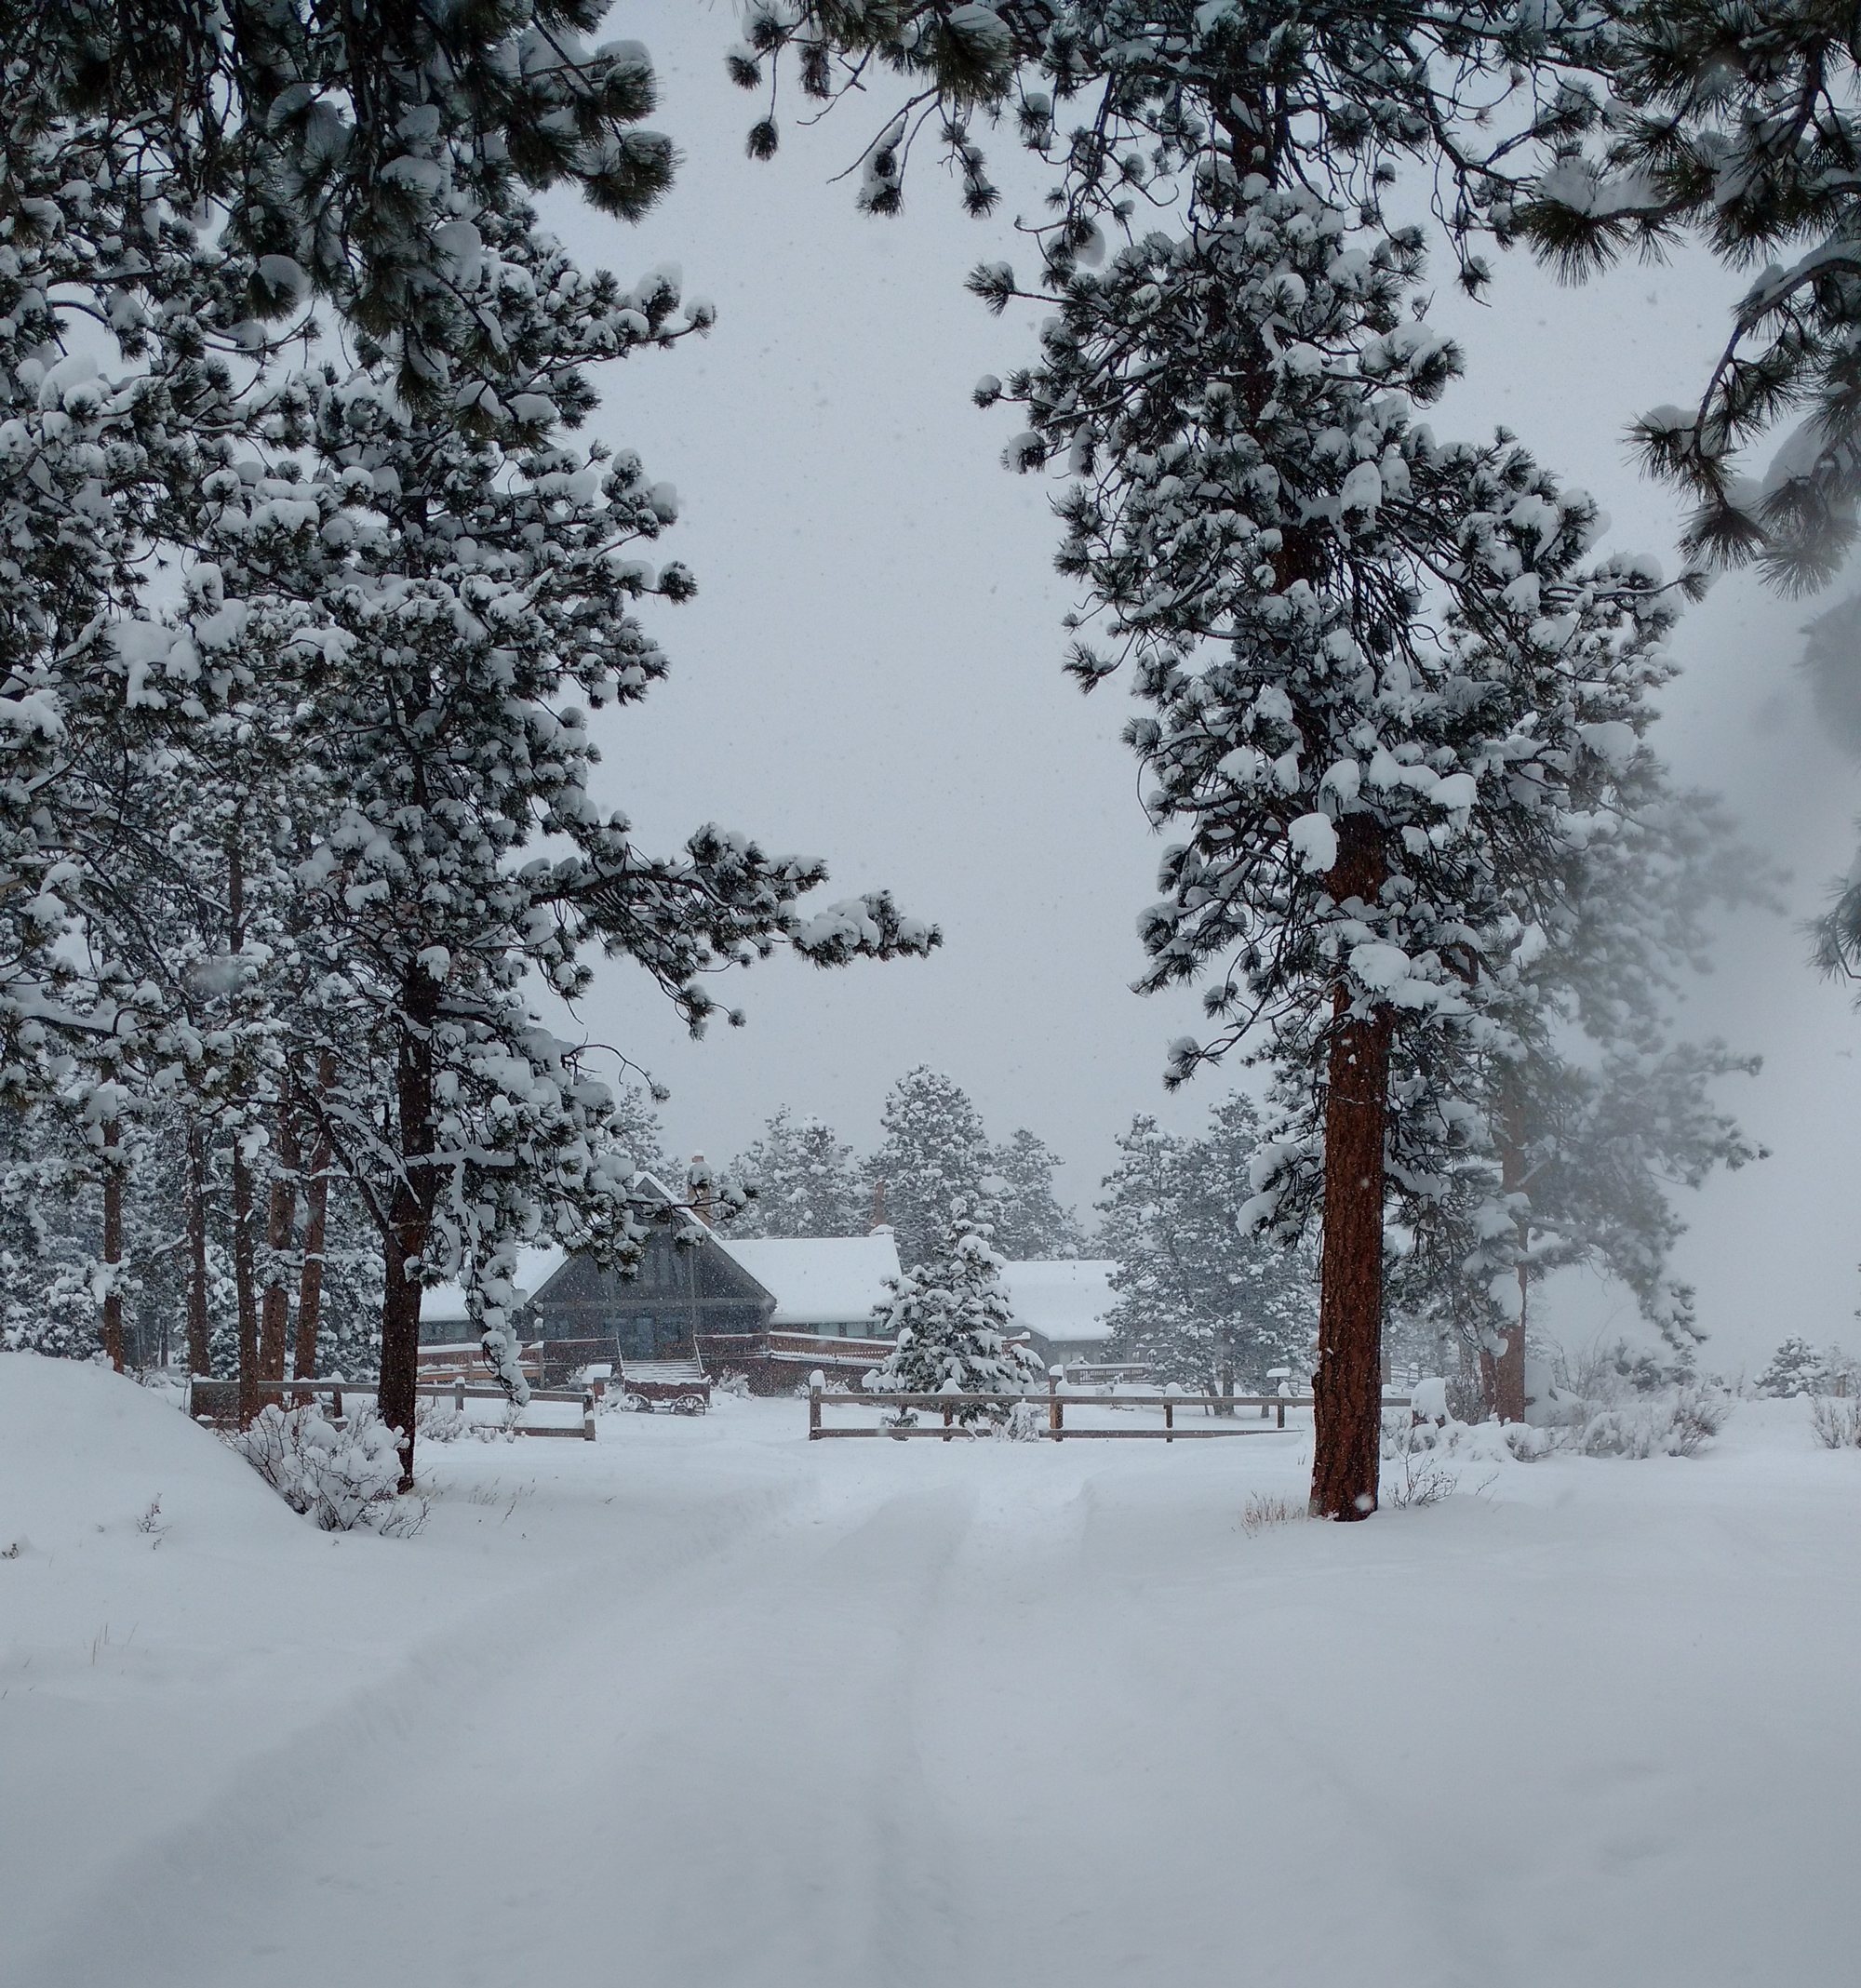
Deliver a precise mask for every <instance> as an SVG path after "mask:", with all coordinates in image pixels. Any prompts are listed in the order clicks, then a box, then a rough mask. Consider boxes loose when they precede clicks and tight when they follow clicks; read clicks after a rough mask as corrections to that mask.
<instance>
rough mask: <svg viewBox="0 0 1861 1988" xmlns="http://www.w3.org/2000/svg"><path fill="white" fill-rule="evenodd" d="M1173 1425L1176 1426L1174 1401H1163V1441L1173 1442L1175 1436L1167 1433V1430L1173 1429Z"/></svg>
mask: <svg viewBox="0 0 1861 1988" xmlns="http://www.w3.org/2000/svg"><path fill="white" fill-rule="evenodd" d="M1175 1426H1176V1404H1175V1403H1174V1402H1173V1401H1166V1402H1165V1403H1164V1404H1163V1427H1164V1431H1165V1434H1164V1437H1163V1440H1164V1441H1165V1442H1166V1443H1173V1442H1174V1441H1175V1440H1176V1438H1175V1437H1174V1436H1173V1435H1171V1434H1168V1432H1169V1431H1170V1430H1171V1429H1173V1428H1174V1427H1175Z"/></svg>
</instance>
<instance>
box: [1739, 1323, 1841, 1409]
mask: <svg viewBox="0 0 1861 1988" xmlns="http://www.w3.org/2000/svg"><path fill="white" fill-rule="evenodd" d="M1829 1368H1830V1362H1829V1358H1828V1354H1822V1353H1818V1352H1817V1351H1816V1349H1815V1348H1814V1346H1812V1345H1811V1344H1810V1342H1809V1341H1807V1340H1806V1339H1803V1338H1801V1336H1792V1337H1791V1338H1789V1339H1787V1340H1786V1341H1784V1342H1783V1344H1782V1345H1781V1346H1779V1347H1778V1348H1777V1350H1776V1352H1775V1353H1774V1354H1772V1355H1771V1364H1770V1365H1769V1366H1768V1367H1767V1368H1765V1369H1764V1371H1763V1372H1762V1373H1761V1374H1760V1375H1759V1376H1758V1379H1757V1381H1756V1382H1755V1383H1754V1384H1755V1385H1756V1387H1757V1390H1758V1392H1759V1394H1774V1395H1779V1396H1782V1397H1784V1398H1786V1399H1787V1398H1788V1397H1789V1396H1790V1395H1792V1394H1821V1393H1823V1391H1824V1390H1825V1389H1826V1388H1827V1386H1828V1375H1829Z"/></svg>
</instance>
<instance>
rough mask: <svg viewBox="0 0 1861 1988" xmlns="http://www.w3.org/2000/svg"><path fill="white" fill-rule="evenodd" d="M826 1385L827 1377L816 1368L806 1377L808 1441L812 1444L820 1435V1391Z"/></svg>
mask: <svg viewBox="0 0 1861 1988" xmlns="http://www.w3.org/2000/svg"><path fill="white" fill-rule="evenodd" d="M826 1384H827V1377H826V1375H825V1374H823V1372H822V1371H821V1369H820V1368H818V1367H817V1368H815V1369H814V1371H813V1372H812V1373H811V1374H810V1375H809V1376H808V1440H809V1441H810V1443H812V1442H815V1441H817V1440H818V1439H819V1437H820V1434H821V1390H822V1389H823V1387H824V1386H825V1385H826Z"/></svg>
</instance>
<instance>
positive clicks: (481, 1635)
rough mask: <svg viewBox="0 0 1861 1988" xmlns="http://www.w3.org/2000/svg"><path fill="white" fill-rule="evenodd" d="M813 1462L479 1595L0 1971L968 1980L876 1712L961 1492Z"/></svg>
mask: <svg viewBox="0 0 1861 1988" xmlns="http://www.w3.org/2000/svg"><path fill="white" fill-rule="evenodd" d="M804 1488H814V1487H813V1486H812V1485H811V1484H810V1483H809V1482H808V1481H807V1480H800V1481H797V1482H796V1483H795V1484H794V1486H793V1491H792V1494H791V1497H792V1501H791V1502H790V1504H789V1509H788V1510H787V1511H785V1512H784V1513H782V1514H770V1513H768V1512H767V1511H765V1513H764V1514H762V1515H763V1517H764V1520H765V1522H764V1523H761V1524H752V1525H751V1526H750V1527H749V1528H748V1529H747V1530H745V1529H744V1528H743V1527H742V1526H734V1525H731V1524H730V1523H726V1524H725V1525H724V1527H723V1528H722V1529H723V1530H724V1531H725V1532H726V1533H727V1534H730V1535H731V1537H730V1538H727V1539H724V1540H722V1541H715V1542H713V1543H712V1544H711V1545H710V1547H709V1549H708V1550H706V1551H705V1552H704V1553H703V1554H702V1556H701V1557H699V1558H697V1559H695V1560H693V1561H691V1562H690V1563H688V1564H686V1565H683V1566H679V1567H676V1568H663V1569H657V1570H654V1578H650V1579H648V1580H645V1581H642V1582H641V1583H640V1584H638V1585H635V1586H629V1587H627V1588H623V1589H620V1590H615V1589H612V1588H609V1587H607V1586H604V1585H602V1584H600V1583H598V1582H596V1583H592V1584H591V1583H590V1582H589V1581H587V1580H586V1579H585V1577H575V1578H572V1579H571V1578H566V1577H565V1578H559V1579H554V1580H551V1581H546V1582H544V1583H540V1584H539V1585H538V1586H537V1587H536V1588H534V1589H532V1590H530V1591H529V1593H528V1594H526V1595H525V1596H523V1597H522V1600H521V1603H520V1608H521V1619H520V1620H516V1621H512V1620H509V1619H508V1617H507V1615H506V1611H507V1610H508V1609H509V1608H510V1606H511V1605H510V1602H509V1600H508V1599H506V1600H504V1601H502V1602H501V1603H499V1604H494V1605H492V1606H490V1607H488V1608H486V1609H485V1610H483V1611H481V1612H480V1614H479V1616H478V1617H477V1619H476V1621H475V1623H474V1624H473V1625H472V1627H471V1629H470V1630H467V1631H461V1632H457V1633H456V1634H455V1636H454V1637H452V1638H449V1639H448V1640H447V1641H446V1642H445V1643H443V1644H440V1645H438V1646H436V1647H435V1646H428V1647H427V1648H424V1649H422V1651H421V1652H420V1653H419V1654H418V1656H417V1657H416V1658H415V1659H414V1660H413V1661H410V1662H409V1663H408V1664H407V1665H405V1666H403V1667H402V1668H401V1669H400V1670H399V1671H398V1672H397V1673H396V1674H395V1676H393V1677H392V1678H390V1679H389V1680H387V1681H386V1682H385V1683H383V1684H382V1685H379V1686H376V1687H373V1688H368V1689H365V1690H363V1691H362V1692H360V1693H358V1694H356V1696H355V1699H354V1700H353V1701H351V1702H350V1703H349V1704H347V1705H345V1706H344V1707H343V1708H342V1709H341V1711H340V1712H338V1713H336V1714H332V1715H330V1716H328V1717H327V1718H325V1719H322V1720H319V1721H317V1722H315V1725H314V1726H312V1727H311V1728H309V1729H308V1730H306V1731H305V1732H303V1733H301V1734H300V1735H298V1736H296V1737H295V1738H294V1739H293V1740H292V1741H290V1742H289V1743H288V1744H287V1745H286V1746H284V1747H281V1748H278V1749H276V1750H274V1751H273V1752H272V1753H271V1754H269V1755H267V1756H265V1757H264V1758H262V1759H261V1760H258V1761H255V1762H253V1763H252V1764H251V1766H250V1767H249V1768H248V1769H247V1770H246V1771H245V1772H244V1773H243V1774H242V1775H241V1776H240V1778H239V1781H238V1783H237V1784H236V1786H235V1787H234V1789H233V1790H232V1791H231V1792H230V1793H229V1795H228V1796H227V1797H226V1799H225V1800H223V1801H222V1802H221V1803H218V1804H216V1806H215V1808H214V1810H213V1812H212V1813H211V1814H210V1815H208V1817H205V1818H203V1819H202V1820H200V1821H196V1822H193V1823H190V1824H187V1825H183V1826H181V1827H179V1828H177V1829H176V1830H175V1831H174V1832H173V1833H172V1835H170V1836H169V1837H168V1838H167V1840H166V1841H164V1842H163V1843H161V1844H159V1845H157V1846H155V1847H154V1848H153V1850H151V1851H148V1852H145V1853H142V1854H140V1855H139V1856H138V1858H137V1860H136V1861H135V1867H134V1868H133V1869H132V1870H127V1871H118V1872H115V1873H113V1874H112V1875H111V1876H110V1877H109V1879H108V1880H107V1881H106V1883H105V1884H104V1885H103V1886H102V1887H101V1888H100V1894H99V1899H98V1909H97V1910H96V1911H94V1912H90V1913H87V1914H86V1915H84V1918H83V1920H82V1922H81V1924H79V1925H77V1926H74V1927H73V1928H68V1929H67V1934H66V1936H65V1937H62V1938H60V1939H58V1940H56V1941H53V1942H50V1943H49V1944H48V1945H47V1947H46V1948H45V1949H43V1950H42V1951H41V1952H40V1953H39V1954H38V1955H36V1956H32V1957H28V1958H27V1959H26V1960H25V1962H24V1970H23V1971H22V1972H20V1973H19V1974H18V1975H17V1976H11V1975H7V1976H4V1977H0V1978H4V1979H8V1980H14V1979H16V1980H17V1981H19V1982H20V1988H71V1984H72V1983H74V1982H76V1981H91V1980H104V1979H111V1978H114V1976H115V1975H116V1974H118V1973H121V1974H123V1975H125V1976H127V1975H129V1974H130V1973H131V1972H132V1971H133V1976H134V1978H136V1979H137V1980H138V1981H141V1982H142V1983H145V1984H147V1988H167V1984H169V1983H173V1984H174V1988H181V1983H183V1982H185V1983H187V1984H188V1988H208V1984H210V1983H214V1982H224V1983H227V1984H229V1988H230V1984H234V1983H237V1984H238V1988H287V1984H288V1988H302V1984H303V1983H304V1982H306V1981H308V1980H309V1979H311V1978H312V1976H313V1974H314V1975H315V1978H318V1979H321V1978H324V1977H325V1976H326V1975H327V1976H328V1978H331V1979H336V1980H352V1981H372V1980H378V1979H393V1980H395V1981H396V1982H397V1983H398V1984H400V1988H418V1984H422V1983H424V1982H427V1981H431V1982H433V1983H434V1984H435V1988H439V1984H441V1983H444V1984H446V1988H455V1984H457V1988H476V1984H478V1983H486V1984H499V1988H503V1984H509V1988H519V1984H521V1988H530V1984H531V1983H533V1982H535V1981H539V1980H542V1979H544V1978H547V1979H548V1980H550V1981H552V1982H554V1983H563V1984H573V1983H576V1982H579V1981H584V1980H585V1981H589V1982H591V1983H592V1982H596V1981H599V1982H601V1983H603V1984H604V1988H605V1984H607V1983H609V1982H610V1981H612V1980H613V1979H614V1971H615V1966H616V1962H617V1960H618V1959H620V1958H621V1956H623V1955H629V1954H630V1953H631V1954H632V1955H633V1962H634V1966H632V1967H629V1968H628V1971H629V1972H630V1973H631V1972H633V1971H634V1967H638V1968H642V1969H643V1970H644V1971H642V1972H639V1973H638V1974H637V1975H636V1978H638V1979H641V1980H644V1981H654V1982H670V1981H677V1982H681V1983H682V1982H687V1981H690V1982H693V1983H696V1982H700V1981H703V1982H705V1983H707V1984H708V1983H711V1982H716V1983H718V1984H719V1988H723V1984H726V1983H738V1982H741V1983H743V1984H744V1988H749V1984H752V1983H753V1984H755V1988H778V1984H781V1983H783V1982H786V1981H794V1982H796V1983H797V1988H798V1984H800V1983H803V1982H806V1983H808V1984H810V1988H814V1984H817V1983H819V1984H822V1988H826V1984H829V1983H838V1982H840V1981H845V1982H846V1983H848V1984H849V1988H851V1984H854V1983H857V1984H859V1988H880V1984H889V1983H892V1982H896V1983H899V1984H901V1988H905V1984H914V1983H917V1982H918V1981H923V1982H925V1983H927V1984H928V1983H930V1982H932V1981H936V1982H939V1983H949V1982H951V1981H957V1980H960V1979H962V1978H963V1976H962V1974H961V1973H960V1972H959V1971H957V1969H956V1968H955V1967H954V1966H953V1965H952V1964H951V1955H952V1945H951V1941H952V1938H953V1929H952V1927H951V1925H950V1922H949V1921H948V1919H947V1916H946V1915H940V1914H939V1912H938V1910H937V1907H936V1894H937V1890H938V1887H937V1884H936V1881H935V1871H936V1868H937V1865H938V1861H939V1859H940V1857H941V1856H942V1855H943V1846H942V1844H941V1842H940V1839H939V1832H938V1829H937V1826H936V1824H935V1822H934V1821H933V1820H932V1819H931V1818H929V1817H928V1816H927V1814H926V1812H925V1804H924V1802H923V1800H922V1798H921V1795H920V1794H917V1793H915V1792H913V1793H912V1798H910V1799H907V1800H905V1801H904V1802H903V1804H902V1805H901V1801H900V1785H901V1774H902V1775H903V1780H904V1783H905V1784H906V1787H907V1790H908V1791H917V1790H921V1783H922V1774H921V1768H920V1767H919V1765H918V1764H917V1760H916V1756H915V1753H913V1752H911V1751H910V1750H909V1749H907V1750H906V1751H905V1752H904V1753H903V1754H901V1752H900V1751H899V1743H898V1736H897V1734H896V1733H893V1734H891V1735H890V1736H888V1734H887V1732H886V1730H885V1716H884V1715H885V1714H886V1712H887V1709H888V1708H889V1706H890V1703H891V1702H892V1700H893V1696H894V1694H895V1692H896V1691H897V1690H898V1688H899V1685H900V1679H901V1678H902V1677H908V1676H909V1674H910V1665H911V1654H910V1653H911V1651H912V1650H913V1649H914V1648H915V1647H916V1646H917V1643H918V1642H919V1641H920V1639H921V1630H922V1624H923V1621H924V1618H925V1617H926V1615H927V1613H929V1612H931V1611H932V1610H934V1608H935V1607H936V1606H937V1594H938V1569H940V1568H947V1566H948V1564H949V1562H950V1559H951V1557H952V1556H953V1554H955V1551H956V1548H957V1543H958V1541H960V1538H961V1536H962V1533H963V1531H964V1530H965V1528H966V1526H967V1523H968V1511H969V1507H970V1505H971V1502H972V1499H971V1496H970V1495H969V1494H968V1493H967V1492H964V1491H961V1490H957V1491H955V1492H944V1493H934V1494H927V1495H920V1496H917V1497H911V1496H906V1497H904V1498H900V1499H894V1500H892V1501H889V1502H888V1503H887V1504H886V1505H885V1506H883V1507H881V1508H880V1510H879V1511H878V1512H877V1514H870V1515H866V1516H863V1517H861V1518H859V1519H858V1521H857V1522H850V1515H848V1516H843V1517H841V1518H839V1519H829V1518H826V1517H818V1518H816V1519H815V1521H814V1523H813V1525H810V1524H809V1523H808V1522H807V1518H806V1514H807V1511H808V1507H807V1505H806V1504H805V1502H803V1501H801V1500H800V1498H799V1493H800V1492H801V1491H802V1490H803V1489H804ZM815 1526H818V1527H819V1528H820V1530H821V1537H820V1539H819V1540H818V1541H816V1540H815V1539H813V1538H811V1537H810V1534H811V1533H812V1532H813V1530H814V1528H815ZM927 1577H928V1578H927ZM810 1686H811V1688H810ZM913 1744H914V1745H915V1741H914V1742H913ZM906 1869H908V1870H910V1871H911V1872H912V1873H913V1881H912V1883H911V1884H909V1885H907V1886H905V1887H904V1889H903V1890H902V1891H901V1889H900V1888H899V1884H898V1877H897V1874H898V1873H899V1872H901V1871H903V1870H906ZM925 1874H928V1875H925ZM720 1889H721V1890H722V1891H723V1892H725V1893H726V1894H727V1895H728V1896H729V1897H730V1907H729V1910H728V1911H726V1912H723V1913H721V1914H720V1913H719V1911H718V1910H717V1899H718V1896H719V1892H720ZM106 1897H107V1900H108V1904H107V1907H106V1906H105V1904H104V1899H105V1898H106ZM797 1901H799V1907H800V1909H798V1910H797ZM940 1955H941V1956H943V1957H942V1958H941V1959H940V1958H939V1956H940ZM927 1965H928V1966H929V1967H930V1968H931V1971H929V1972H925V1971H923V1968H925V1967H926V1966H927Z"/></svg>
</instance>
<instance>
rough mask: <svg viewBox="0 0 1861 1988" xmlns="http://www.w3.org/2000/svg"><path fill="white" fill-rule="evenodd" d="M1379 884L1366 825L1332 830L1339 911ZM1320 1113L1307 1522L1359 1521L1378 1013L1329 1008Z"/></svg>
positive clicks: (1372, 1244)
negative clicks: (1331, 1021) (1315, 1352)
mask: <svg viewBox="0 0 1861 1988" xmlns="http://www.w3.org/2000/svg"><path fill="white" fill-rule="evenodd" d="M1386 874H1387V871H1386V865H1385V863H1384V861H1383V849H1382V844H1381V839H1380V832H1379V831H1378V829H1377V827H1376V824H1375V823H1374V822H1373V821H1371V819H1370V818H1369V817H1368V816H1367V815H1346V817H1345V818H1344V820H1343V821H1340V822H1339V823H1338V860H1337V862H1336V864H1335V865H1334V867H1333V868H1332V871H1331V872H1330V874H1328V875H1327V877H1326V879H1325V885H1326V888H1327V889H1328V890H1329V891H1330V892H1331V895H1332V899H1333V900H1334V901H1336V902H1337V903H1339V904H1343V903H1345V902H1346V901H1348V900H1350V899H1352V898H1357V899H1360V900H1361V901H1363V902H1364V903H1365V904H1366V905H1368V904H1372V903H1374V902H1375V901H1376V896H1377V893H1378V892H1379V891H1380V890H1381V889H1382V887H1383V883H1384V879H1385V877H1386ZM1334 1000H1335V1009H1334V1012H1335V1015H1336V1017H1337V1027H1336V1031H1335V1033H1334V1034H1333V1035H1332V1046H1331V1059H1330V1068H1329V1072H1328V1077H1327V1082H1328V1093H1327V1096H1326V1101H1325V1214H1324V1238H1323V1243H1322V1246H1321V1248H1320V1251H1319V1365H1318V1371H1317V1372H1316V1373H1315V1374H1314V1375H1313V1377H1312V1398H1313V1417H1314V1421H1315V1422H1316V1424H1317V1428H1316V1439H1315V1442H1314V1445H1313V1451H1312V1515H1313V1516H1314V1517H1315V1518H1337V1519H1358V1518H1368V1517H1369V1516H1370V1514H1372V1512H1373V1511H1375V1509H1376V1482H1377V1465H1378V1461H1379V1453H1380V1450H1381V1447H1382V1431H1383V1387H1382V1357H1383V1148H1384V1134H1385V1127H1386V1119H1387V1115H1388V1088H1389V1036H1390V1029H1391V1019H1390V1014H1389V1010H1388V1009H1387V1008H1377V1009H1375V1010H1373V1011H1372V1013H1371V1014H1370V1015H1369V1016H1367V1017H1361V1018H1359V1019H1356V1020H1346V1019H1345V1018H1346V1016H1348V1014H1349V1008H1350V1002H1349V997H1348V994H1346V990H1345V989H1343V988H1339V989H1338V991H1337V994H1336V995H1335V997H1334Z"/></svg>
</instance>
